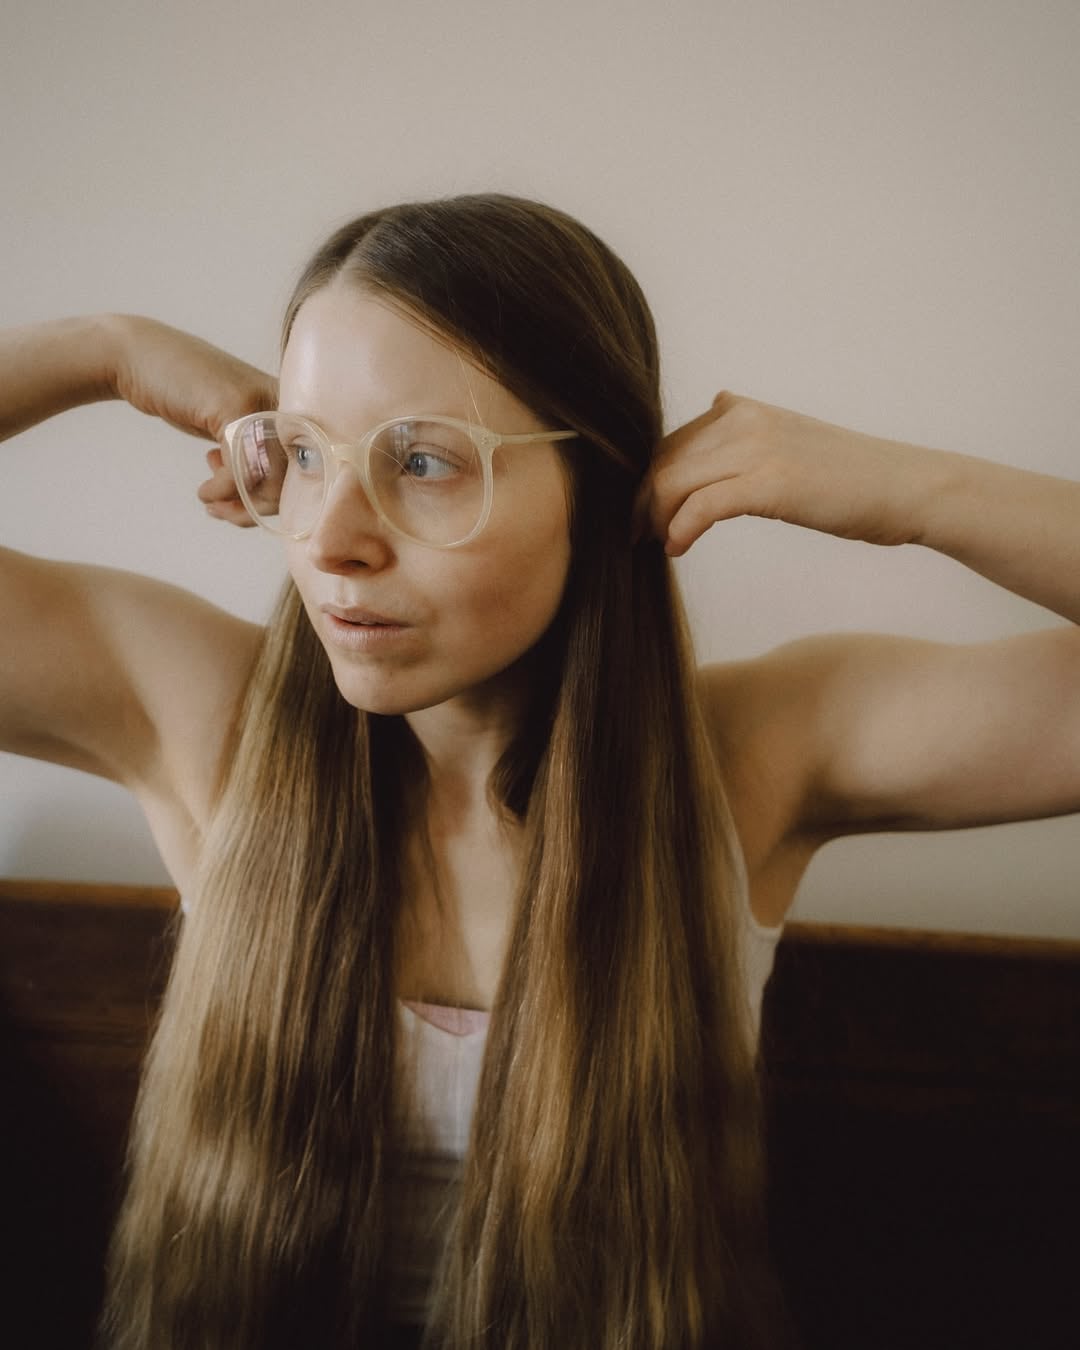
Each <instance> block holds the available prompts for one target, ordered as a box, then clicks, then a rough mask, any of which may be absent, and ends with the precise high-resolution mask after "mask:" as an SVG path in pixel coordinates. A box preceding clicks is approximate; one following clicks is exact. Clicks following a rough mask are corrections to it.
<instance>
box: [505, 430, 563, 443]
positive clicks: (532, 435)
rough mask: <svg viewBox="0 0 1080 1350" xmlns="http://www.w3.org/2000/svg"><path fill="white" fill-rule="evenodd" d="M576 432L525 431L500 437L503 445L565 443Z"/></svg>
mask: <svg viewBox="0 0 1080 1350" xmlns="http://www.w3.org/2000/svg"><path fill="white" fill-rule="evenodd" d="M577 434H578V433H577V432H576V431H525V432H518V433H517V434H516V435H513V436H500V437H499V440H500V441H501V442H502V444H503V445H528V444H529V442H530V441H566V440H569V439H570V438H571V437H572V436H576V435H577Z"/></svg>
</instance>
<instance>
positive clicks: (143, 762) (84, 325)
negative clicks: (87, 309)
mask: <svg viewBox="0 0 1080 1350" xmlns="http://www.w3.org/2000/svg"><path fill="white" fill-rule="evenodd" d="M121 397H122V398H126V399H127V401H128V402H129V403H131V404H132V405H133V406H134V407H136V408H138V409H140V410H141V411H143V412H147V413H151V414H154V415H157V416H159V417H161V418H163V419H164V420H166V421H168V422H169V423H170V424H171V425H173V426H176V427H178V428H179V429H181V430H183V431H185V432H187V433H189V434H191V435H195V436H200V437H204V438H207V439H210V440H216V439H217V437H218V436H219V434H220V431H221V429H222V427H223V426H224V425H225V424H226V423H227V422H228V421H229V420H231V419H232V418H233V417H236V416H239V415H241V414H242V413H244V412H247V411H250V410H251V409H253V408H258V407H266V406H267V405H270V406H272V405H273V403H274V401H275V400H276V384H275V382H274V380H273V379H272V378H271V377H270V376H268V375H265V374H264V373H263V372H261V371H259V370H257V369H256V368H255V367H253V366H250V365H248V364H247V363H246V362H242V361H239V360H237V359H236V358H235V357H232V356H230V355H228V354H227V353H225V352H222V351H220V350H219V349H217V348H215V347H212V346H210V345H209V344H208V343H205V342H202V341H200V340H199V339H197V338H193V337H190V336H189V335H188V334H185V333H181V332H179V331H178V330H176V329H173V328H169V327H168V326H166V325H164V324H160V323H156V322H155V321H153V320H150V319H143V318H136V317H133V316H130V317H129V316H116V315H114V316H104V317H99V318H87V319H66V320H60V321H57V322H53V323H45V324H39V325H33V326H30V327H26V328H21V329H14V330H9V331H7V332H3V333H0V432H2V434H3V436H4V437H9V436H11V435H13V434H15V433H16V432H17V431H19V430H22V429H24V428H26V427H28V426H31V425H33V424H34V423H36V422H40V421H42V420H44V419H45V418H47V417H50V416H52V415H54V414H56V413H58V412H62V411H64V410H65V409H68V408H72V407H75V406H76V405H78V404H82V403H87V402H94V401H97V400H101V399H106V398H121ZM0 453H13V452H12V451H10V450H7V449H5V450H4V451H2V452H0ZM62 510H63V504H62V502H60V501H59V500H58V503H57V514H58V516H61V515H62ZM0 632H3V634H4V641H3V646H2V649H0V748H2V749H5V750H10V751H14V752H15V753H18V754H25V755H30V756H33V757H37V758H42V759H50V760H54V761H57V762H59V763H64V764H70V765H73V766H75V767H78V768H81V769H85V770H88V771H90V772H93V773H97V774H101V775H103V776H105V777H109V778H113V779H115V780H117V781H120V782H123V783H126V784H127V785H129V786H131V787H133V788H135V789H136V790H139V791H143V792H145V793H147V794H151V795H153V794H157V795H158V796H160V795H161V794H162V793H168V792H170V791H172V792H175V793H178V794H180V795H182V796H185V797H187V796H190V797H191V798H192V800H194V799H195V798H198V797H199V796H200V794H203V795H205V791H206V790H207V785H208V782H209V776H210V775H209V770H208V769H207V767H206V765H207V764H208V763H209V760H207V757H206V755H205V754H203V755H202V758H201V759H200V758H199V755H198V754H196V755H192V754H189V752H188V751H187V749H185V746H187V745H188V744H193V745H200V744H203V745H205V744H207V743H208V742H213V741H214V738H215V736H216V735H219V730H218V728H219V727H220V726H221V724H222V723H223V721H224V720H225V718H226V717H227V714H228V711H229V710H230V708H231V706H232V704H233V703H234V702H235V699H236V696H237V694H238V691H239V689H240V688H241V687H242V682H243V678H244V674H245V671H246V669H247V667H248V665H249V664H250V660H251V657H252V654H253V652H254V648H255V644H256V642H257V636H258V632H257V629H256V628H255V627H254V626H253V625H251V624H246V623H243V622H241V621H240V620H238V619H235V618H233V617H232V616H230V615H227V614H225V613H223V612H222V611H220V610H218V609H216V608H215V607H214V606H212V605H210V604H208V603H207V602H206V601H204V600H201V599H199V598H197V597H195V596H193V595H189V594H187V593H186V592H184V591H181V590H178V589H177V588H176V587H172V586H166V585H164V584H162V583H160V582H157V581H153V580H150V579H149V578H145V577H138V576H133V575H131V574H128V573H123V572H117V571H111V570H108V569H104V568H95V567H91V566H78V565H72V564H61V563H54V562H46V561H42V560H40V559H36V558H30V557H27V556H25V555H23V554H19V553H14V552H11V551H10V550H3V549H0ZM204 761H205V762H204Z"/></svg>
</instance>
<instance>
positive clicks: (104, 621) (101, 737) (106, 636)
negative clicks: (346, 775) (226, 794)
mask: <svg viewBox="0 0 1080 1350" xmlns="http://www.w3.org/2000/svg"><path fill="white" fill-rule="evenodd" d="M0 615H2V618H3V621H4V625H3V626H4V629H5V632H6V634H7V635H8V638H9V642H8V643H7V644H6V646H7V651H6V653H5V658H4V661H3V663H2V665H0V696H2V697H0V746H2V748H4V749H6V750H11V751H13V752H15V753H16V754H24V755H29V756H31V757H34V758H38V759H48V760H52V761H53V762H56V763H60V764H68V765H71V766H73V767H75V768H79V769H83V770H86V771H87V772H90V773H96V774H99V775H100V776H102V777H106V778H111V779H113V780H114V781H117V782H120V783H123V784H124V785H125V786H128V787H130V788H131V789H132V790H133V791H134V792H135V793H136V795H140V796H142V795H149V796H152V797H156V798H160V799H164V798H166V797H169V796H172V797H175V798H176V800H177V801H180V802H182V803H183V804H184V808H185V809H186V810H189V811H190V812H191V813H192V814H193V815H199V814H201V813H202V812H203V811H204V810H205V807H206V804H207V803H208V801H209V798H210V795H211V794H212V791H213V782H214V778H215V775H216V770H217V762H218V758H219V756H220V753H221V747H222V744H223V741H224V736H225V734H226V731H227V728H228V726H229V724H230V721H231V718H232V716H233V711H234V709H235V707H236V704H237V701H238V699H239V697H240V694H241V692H242V690H243V688H244V685H245V682H246V679H247V673H248V671H249V670H250V667H251V664H252V662H253V660H254V657H255V653H256V651H257V648H258V643H259V636H260V632H261V630H260V629H259V628H258V627H257V626H256V625H254V624H250V623H246V622H244V621H243V620H241V619H238V618H236V617H235V616H233V615H230V614H227V613H226V612H225V611H224V610H221V609H219V608H218V607H217V606H215V605H212V604H210V603H209V602H208V601H207V600H204V599H202V598H201V597H199V596H196V595H193V594H191V593H190V592H187V591H184V590H182V589H180V588H179V587H176V586H172V585H168V584H167V583H165V582H161V581H158V580H155V579H154V578H151V577H146V576H139V575H136V574H134V573H129V572H123V571H118V570H115V569H111V568H103V567H94V566H85V565H80V564H72V563H57V562H47V561H43V560H41V559H37V558H29V557H26V556H24V555H22V554H17V553H12V552H10V551H8V550H0Z"/></svg>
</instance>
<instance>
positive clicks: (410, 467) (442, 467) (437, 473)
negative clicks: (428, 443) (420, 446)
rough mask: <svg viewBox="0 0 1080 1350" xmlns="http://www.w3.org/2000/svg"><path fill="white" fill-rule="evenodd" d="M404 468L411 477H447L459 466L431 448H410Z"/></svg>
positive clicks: (455, 471)
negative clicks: (434, 452)
mask: <svg viewBox="0 0 1080 1350" xmlns="http://www.w3.org/2000/svg"><path fill="white" fill-rule="evenodd" d="M402 468H403V469H404V471H405V473H407V474H408V475H409V477H410V478H446V477H448V476H449V475H450V474H452V473H457V472H458V470H457V468H456V467H455V466H454V465H453V464H451V463H450V462H449V461H448V460H445V459H443V458H442V456H440V455H436V454H433V453H432V452H431V451H430V450H416V449H410V451H409V453H408V455H407V456H406V457H405V462H404V463H403V464H402Z"/></svg>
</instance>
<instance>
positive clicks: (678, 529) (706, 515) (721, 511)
mask: <svg viewBox="0 0 1080 1350" xmlns="http://www.w3.org/2000/svg"><path fill="white" fill-rule="evenodd" d="M743 514H745V512H744V509H743V505H742V503H740V502H739V501H738V500H737V499H736V496H735V493H734V492H733V491H732V489H731V487H730V485H729V481H722V482H719V483H709V484H707V485H706V486H705V487H702V488H699V489H698V490H697V491H696V492H692V493H691V494H690V495H689V496H688V497H687V498H686V499H685V501H683V503H682V505H681V506H680V507H679V508H678V510H677V511H676V512H675V514H674V515H673V516H672V517H671V521H670V523H669V524H668V527H667V531H666V536H662V537H664V552H665V553H668V554H670V556H671V557H673V558H679V557H681V556H682V555H683V554H684V553H685V552H686V551H687V549H688V548H689V547H690V546H691V544H694V543H696V542H697V540H699V539H700V538H701V536H702V535H703V534H704V533H705V532H706V531H707V530H708V529H709V528H710V527H711V526H713V525H715V524H717V523H718V522H719V521H722V520H731V519H733V518H734V517H735V516H740V515H743Z"/></svg>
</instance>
